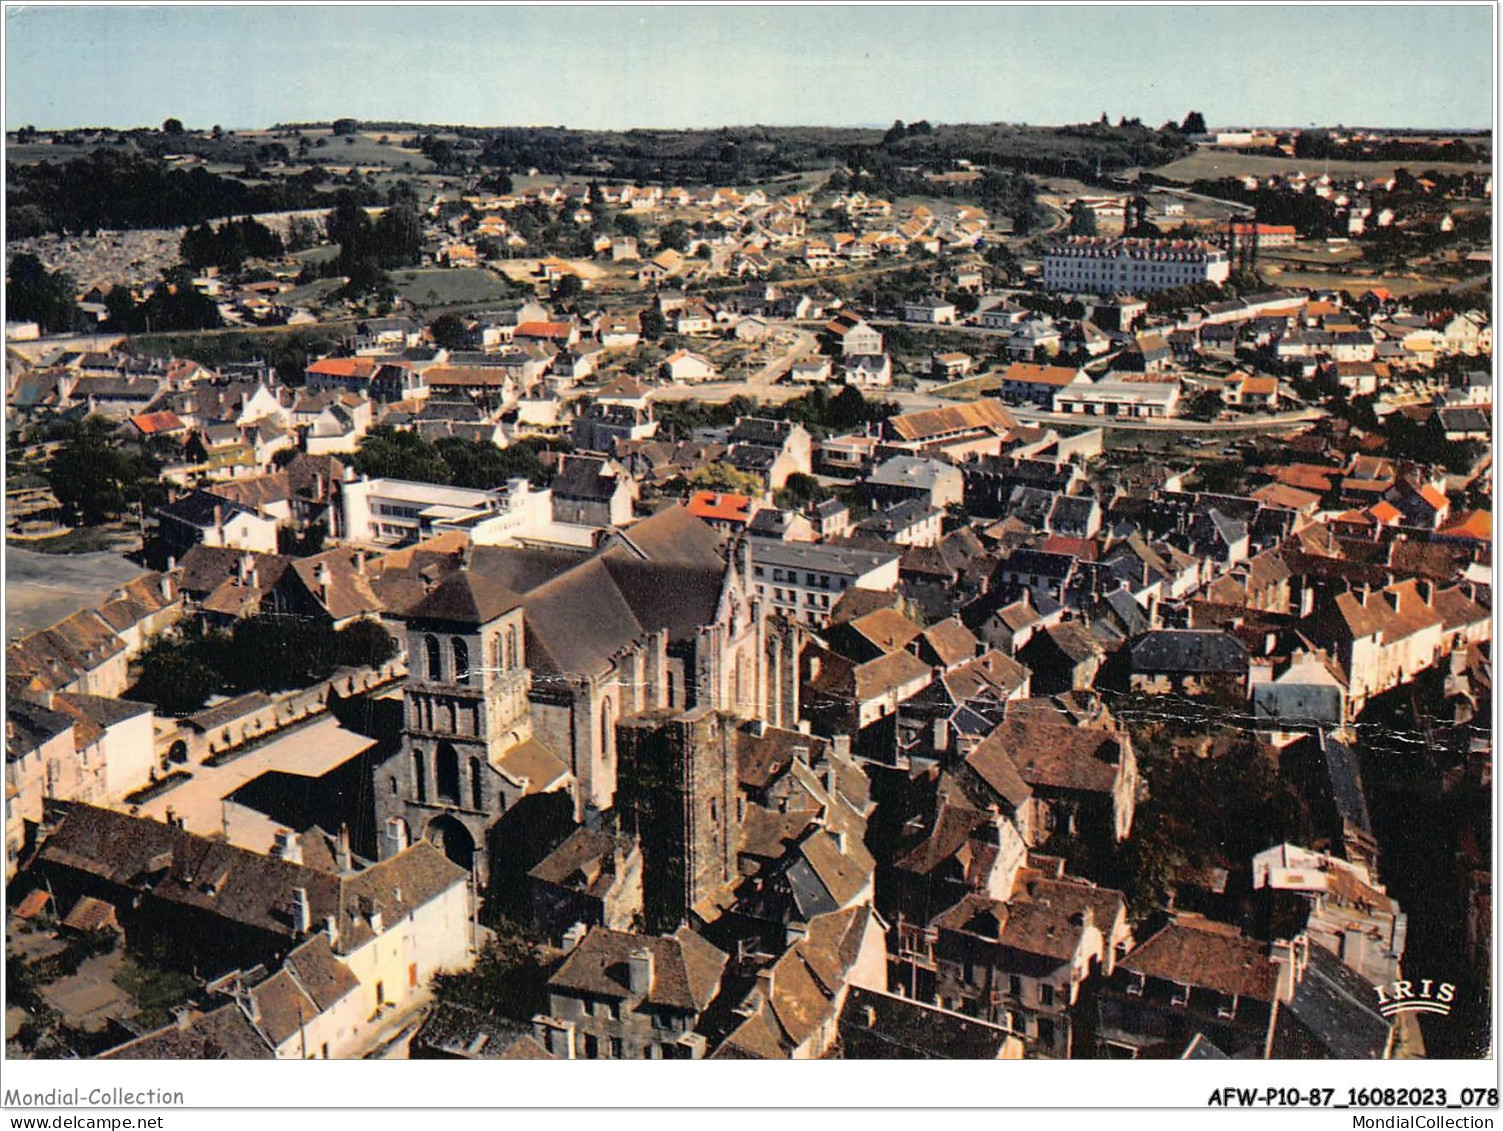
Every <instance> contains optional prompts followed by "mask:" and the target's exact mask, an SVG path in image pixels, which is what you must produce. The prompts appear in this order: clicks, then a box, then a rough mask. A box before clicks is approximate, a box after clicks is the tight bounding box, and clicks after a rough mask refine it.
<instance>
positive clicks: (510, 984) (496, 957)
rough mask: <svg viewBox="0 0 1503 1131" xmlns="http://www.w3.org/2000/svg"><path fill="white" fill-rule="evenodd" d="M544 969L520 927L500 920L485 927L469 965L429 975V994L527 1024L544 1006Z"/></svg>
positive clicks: (449, 1002)
mask: <svg viewBox="0 0 1503 1131" xmlns="http://www.w3.org/2000/svg"><path fill="white" fill-rule="evenodd" d="M550 973H551V971H550V969H549V967H548V966H547V965H545V964H544V963H543V962H542V960H541V959H539V957H538V948H537V946H536V944H535V943H534V941H533V940H532V939H531V938H530V937H529V936H528V935H527V933H526V931H525V930H524V929H523V928H522V927H519V926H518V925H517V924H515V923H512V922H510V921H503V922H501V923H499V924H497V925H496V927H495V929H494V930H493V931H492V932H491V934H490V937H489V938H488V939H487V940H486V943H485V945H484V946H483V947H481V949H480V953H479V954H477V955H476V956H475V964H474V965H473V966H471V967H470V968H469V969H468V970H465V971H462V972H450V973H443V974H438V975H436V976H435V977H434V979H433V996H434V997H435V998H436V999H437V1000H438V1001H441V1002H446V1003H448V1004H451V1005H459V1006H464V1007H465V1008H467V1009H474V1010H478V1011H479V1012H481V1013H489V1014H493V1015H496V1016H500V1017H509V1018H511V1019H512V1020H513V1021H517V1022H522V1023H528V1022H530V1021H531V1020H532V1018H533V1017H534V1016H536V1015H537V1014H538V1013H540V1012H545V1011H546V1009H547V1006H548V977H549V974H550Z"/></svg>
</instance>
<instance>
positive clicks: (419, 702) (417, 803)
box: [375, 569, 571, 885]
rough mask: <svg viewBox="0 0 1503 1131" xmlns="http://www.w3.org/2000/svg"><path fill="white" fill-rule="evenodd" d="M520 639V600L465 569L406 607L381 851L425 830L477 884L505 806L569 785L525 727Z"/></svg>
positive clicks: (379, 782) (383, 776)
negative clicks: (404, 664)
mask: <svg viewBox="0 0 1503 1131" xmlns="http://www.w3.org/2000/svg"><path fill="white" fill-rule="evenodd" d="M524 641H525V637H524V633H523V625H522V604H521V599H520V598H519V597H518V596H517V595H516V594H515V593H513V592H512V591H511V590H510V589H508V588H507V587H506V586H505V585H503V584H501V583H500V582H498V581H496V580H494V579H491V578H487V577H485V576H484V575H481V574H476V573H473V572H472V571H470V570H468V569H461V570H458V571H455V572H453V573H451V574H449V575H448V576H447V577H446V578H444V579H443V581H442V582H440V583H439V584H438V585H437V586H436V587H434V589H433V590H432V591H431V592H429V593H428V594H427V595H426V596H424V597H423V598H422V599H421V600H419V601H418V602H417V604H415V605H414V606H413V607H412V608H411V609H410V610H409V612H408V613H407V640H406V645H407V657H408V675H407V680H406V684H405V687H404V694H403V704H402V710H403V719H402V743H401V747H400V749H399V750H398V752H397V753H396V754H395V755H393V756H392V757H391V758H389V759H388V760H387V761H386V762H385V763H383V764H382V765H381V766H380V767H378V768H377V770H376V773H375V797H376V813H377V817H378V818H379V820H380V823H381V828H382V829H383V837H382V856H383V857H385V856H390V855H393V854H395V853H396V852H398V851H400V850H401V848H402V847H404V846H405V845H406V844H407V843H409V842H410V841H411V840H414V839H419V838H422V839H427V840H430V841H432V842H433V843H435V844H437V845H438V846H439V847H441V848H442V849H443V850H444V852H445V853H446V854H447V855H448V856H449V858H450V859H451V860H453V861H454V862H455V863H457V864H461V865H463V866H464V867H466V868H472V869H474V870H475V872H476V873H477V879H478V881H479V882H480V883H481V884H482V885H483V884H485V883H486V882H487V881H488V878H489V872H490V867H489V866H490V851H489V847H490V846H489V845H488V843H487V842H488V834H489V832H490V829H491V827H492V826H493V825H494V824H495V823H496V821H497V820H499V819H500V817H501V815H502V814H503V813H504V812H505V811H506V810H507V809H509V808H511V806H513V805H515V804H516V803H517V802H518V801H520V800H521V799H522V798H523V797H525V796H527V795H529V794H533V793H546V792H552V791H554V790H559V789H565V788H567V787H568V785H569V784H570V781H571V779H570V776H569V773H568V769H567V767H566V766H565V765H564V764H563V763H562V762H560V761H559V760H558V759H557V758H556V757H554V756H553V754H552V753H551V752H550V751H548V750H547V749H546V748H545V747H544V746H543V745H542V744H541V743H539V742H538V741H537V740H536V739H535V738H534V737H533V734H532V722H531V719H530V716H529V709H528V691H529V689H530V686H531V673H530V672H529V671H528V669H527V658H526V655H525V651H524V649H525V643H524Z"/></svg>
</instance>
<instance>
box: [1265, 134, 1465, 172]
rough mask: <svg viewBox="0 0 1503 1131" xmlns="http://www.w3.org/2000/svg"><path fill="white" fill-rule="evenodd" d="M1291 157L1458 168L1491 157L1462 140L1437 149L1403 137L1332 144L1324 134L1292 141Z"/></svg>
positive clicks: (1308, 135) (1436, 146) (1454, 140)
mask: <svg viewBox="0 0 1503 1131" xmlns="http://www.w3.org/2000/svg"><path fill="white" fill-rule="evenodd" d="M1293 141H1294V155H1295V156H1296V157H1299V158H1302V159H1306V160H1308V159H1316V160H1323V159H1326V158H1332V159H1334V160H1338V161H1410V162H1415V163H1419V162H1424V161H1447V162H1450V161H1454V162H1457V163H1458V164H1466V165H1471V164H1484V165H1485V164H1486V163H1488V162H1489V161H1491V160H1492V154H1491V153H1490V152H1489V151H1488V150H1487V149H1485V148H1480V147H1478V146H1476V145H1473V144H1472V143H1471V142H1469V141H1466V140H1465V139H1463V138H1459V137H1458V138H1452V139H1451V140H1450V141H1447V142H1443V143H1442V144H1440V145H1433V144H1431V143H1429V142H1420V141H1411V140H1409V139H1407V138H1404V137H1387V138H1384V139H1383V140H1382V141H1336V140H1334V139H1333V138H1332V136H1331V134H1330V133H1328V132H1326V131H1325V130H1306V131H1304V132H1302V133H1300V134H1299V135H1298V136H1297V137H1295V138H1294V139H1293Z"/></svg>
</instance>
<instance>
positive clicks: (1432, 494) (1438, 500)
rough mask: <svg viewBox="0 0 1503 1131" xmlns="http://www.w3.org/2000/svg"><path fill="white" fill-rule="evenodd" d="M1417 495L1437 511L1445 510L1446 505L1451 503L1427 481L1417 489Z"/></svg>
mask: <svg viewBox="0 0 1503 1131" xmlns="http://www.w3.org/2000/svg"><path fill="white" fill-rule="evenodd" d="M1419 496H1420V498H1422V499H1424V500H1425V502H1427V503H1429V504H1430V505H1431V506H1432V507H1434V508H1435V509H1436V510H1438V511H1439V510H1445V509H1446V507H1448V506H1450V505H1451V502H1450V500H1449V499H1447V498H1446V497H1445V496H1444V495H1442V494H1441V493H1440V492H1439V491H1437V490H1436V489H1435V488H1434V487H1432V486H1430V484H1428V483H1426V484H1425V485H1424V486H1423V487H1421V488H1420V489H1419Z"/></svg>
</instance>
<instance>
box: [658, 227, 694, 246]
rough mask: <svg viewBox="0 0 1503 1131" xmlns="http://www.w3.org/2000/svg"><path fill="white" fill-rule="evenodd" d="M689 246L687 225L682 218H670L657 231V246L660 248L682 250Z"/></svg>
mask: <svg viewBox="0 0 1503 1131" xmlns="http://www.w3.org/2000/svg"><path fill="white" fill-rule="evenodd" d="M688 246H689V225H688V224H685V223H684V222H683V221H682V220H671V221H669V222H668V223H667V224H665V225H663V228H662V230H661V231H659V232H658V247H659V248H660V249H662V250H665V251H666V250H669V249H672V250H673V251H683V250H684V249H685V248H686V247H688Z"/></svg>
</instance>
